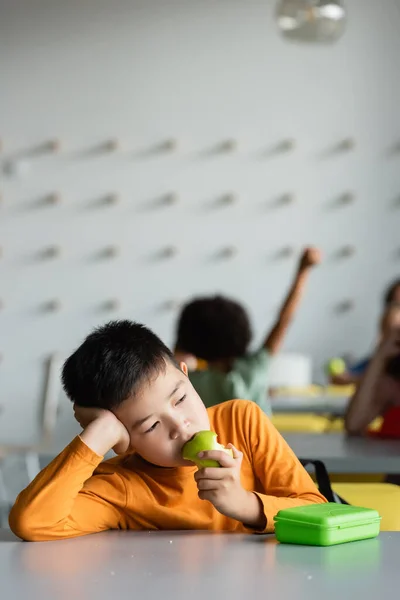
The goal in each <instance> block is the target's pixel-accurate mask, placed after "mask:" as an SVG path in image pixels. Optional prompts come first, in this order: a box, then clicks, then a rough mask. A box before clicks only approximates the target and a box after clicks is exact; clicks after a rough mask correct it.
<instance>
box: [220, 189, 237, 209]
mask: <svg viewBox="0 0 400 600" xmlns="http://www.w3.org/2000/svg"><path fill="white" fill-rule="evenodd" d="M237 199H238V197H237V195H236V194H234V193H233V192H228V193H227V194H224V195H223V196H221V198H220V199H219V204H222V205H223V206H231V205H232V204H235V203H236V202H237Z"/></svg>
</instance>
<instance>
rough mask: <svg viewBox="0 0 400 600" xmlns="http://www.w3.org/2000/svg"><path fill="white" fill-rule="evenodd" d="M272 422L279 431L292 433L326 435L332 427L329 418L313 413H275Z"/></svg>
mask: <svg viewBox="0 0 400 600" xmlns="http://www.w3.org/2000/svg"><path fill="white" fill-rule="evenodd" d="M271 421H272V423H273V424H274V425H275V427H276V428H277V430H278V431H281V432H288V431H290V432H292V433H294V432H296V433H324V432H325V431H327V429H329V425H330V420H329V418H327V417H324V416H322V415H314V414H313V413H274V414H273V415H272V417H271Z"/></svg>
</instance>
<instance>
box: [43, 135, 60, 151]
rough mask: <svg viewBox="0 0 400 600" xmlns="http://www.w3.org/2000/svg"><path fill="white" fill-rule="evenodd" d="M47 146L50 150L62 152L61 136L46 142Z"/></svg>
mask: <svg viewBox="0 0 400 600" xmlns="http://www.w3.org/2000/svg"><path fill="white" fill-rule="evenodd" d="M45 148H46V149H47V151H48V152H54V153H57V152H60V150H61V140H60V139H59V138H53V139H52V140H49V141H48V142H46V144H45Z"/></svg>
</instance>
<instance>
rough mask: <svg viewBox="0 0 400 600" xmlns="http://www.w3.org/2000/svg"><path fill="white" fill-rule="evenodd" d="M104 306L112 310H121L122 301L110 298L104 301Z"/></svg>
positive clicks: (107, 309)
mask: <svg viewBox="0 0 400 600" xmlns="http://www.w3.org/2000/svg"><path fill="white" fill-rule="evenodd" d="M102 308H103V309H104V310H106V311H110V312H112V311H115V310H119V309H120V308H121V302H120V300H118V298H110V299H109V300H106V301H105V302H104V304H103V305H102Z"/></svg>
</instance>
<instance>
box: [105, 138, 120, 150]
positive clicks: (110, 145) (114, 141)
mask: <svg viewBox="0 0 400 600" xmlns="http://www.w3.org/2000/svg"><path fill="white" fill-rule="evenodd" d="M120 147H121V143H120V141H119V139H118V138H111V139H109V140H107V142H106V143H105V144H104V150H106V151H107V152H116V151H117V150H119V149H120Z"/></svg>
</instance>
